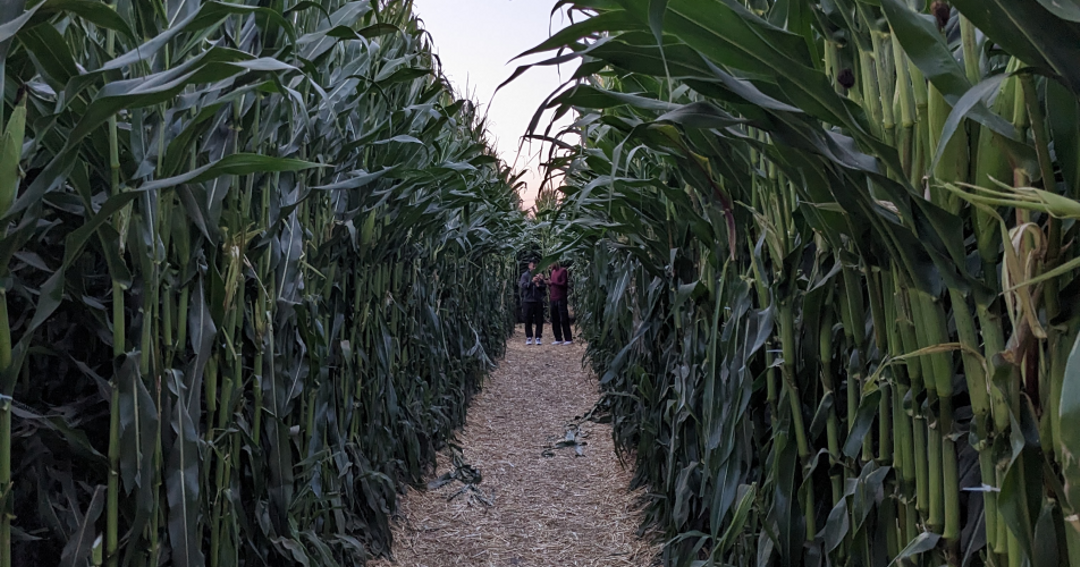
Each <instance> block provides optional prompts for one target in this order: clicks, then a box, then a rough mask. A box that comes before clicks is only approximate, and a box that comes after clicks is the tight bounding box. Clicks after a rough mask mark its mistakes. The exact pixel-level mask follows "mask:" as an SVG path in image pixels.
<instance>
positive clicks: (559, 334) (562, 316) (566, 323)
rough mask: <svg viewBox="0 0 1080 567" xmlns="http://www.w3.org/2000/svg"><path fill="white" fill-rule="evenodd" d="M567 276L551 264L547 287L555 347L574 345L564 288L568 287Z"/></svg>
mask: <svg viewBox="0 0 1080 567" xmlns="http://www.w3.org/2000/svg"><path fill="white" fill-rule="evenodd" d="M569 280H570V278H569V274H567V272H566V268H564V267H562V265H560V264H559V263H558V262H555V263H554V264H553V269H552V270H551V277H550V279H549V280H548V284H549V285H548V287H550V288H551V328H552V330H554V331H555V342H554V343H553V344H557V345H570V344H574V339H573V337H572V336H571V334H570V312H569V311H568V310H567V307H566V288H567V287H568V286H569Z"/></svg>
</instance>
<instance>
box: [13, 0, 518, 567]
mask: <svg viewBox="0 0 1080 567" xmlns="http://www.w3.org/2000/svg"><path fill="white" fill-rule="evenodd" d="M0 65H2V67H0V69H2V73H0V81H2V83H0V86H2V89H0V90H2V94H3V105H2V106H0V133H2V138H0V215H2V217H0V220H2V222H3V225H2V226H3V229H2V233H0V241H2V242H3V245H2V246H0V249H2V250H3V258H4V261H3V266H4V267H3V272H2V276H3V277H2V280H0V281H2V285H0V288H2V290H3V293H2V294H0V299H2V301H0V389H2V392H0V486H2V491H0V507H2V509H3V510H2V512H3V513H2V516H0V567H8V566H12V565H30V564H35V565H36V564H42V565H45V564H48V565H53V564H60V565H73V566H74V565H86V564H95V565H96V564H107V565H114V566H115V565H162V564H177V565H239V564H245V565H276V564H283V563H293V562H297V563H302V564H318V565H354V564H357V563H363V561H365V559H366V558H368V557H370V556H371V555H373V554H384V553H386V552H387V551H388V550H389V545H390V530H389V526H388V516H389V514H390V513H391V511H392V510H393V509H394V507H395V501H396V494H397V492H398V491H399V490H400V488H401V486H402V484H403V483H412V482H418V481H419V480H420V479H421V477H422V474H423V472H424V471H425V469H426V468H427V467H429V466H431V464H432V463H433V461H434V451H435V450H436V449H437V448H438V447H439V446H440V444H441V443H443V441H444V440H445V439H446V437H447V436H448V435H449V434H450V432H451V430H452V429H453V428H454V427H455V426H457V425H459V424H460V423H462V421H463V418H464V410H465V407H466V405H467V403H468V401H469V399H470V397H471V395H472V394H473V393H474V392H475V391H476V389H477V388H478V387H479V385H480V382H481V379H482V376H483V375H484V373H485V372H486V371H487V369H488V368H490V366H491V364H492V361H493V360H494V359H495V358H496V357H497V356H499V355H501V353H502V348H503V341H504V339H505V338H506V336H507V335H508V333H509V332H510V331H511V330H512V325H513V319H512V309H513V296H512V291H511V290H510V288H509V286H507V285H505V284H504V283H503V281H510V280H511V279H512V278H513V275H514V274H513V270H514V267H513V256H512V250H510V249H509V248H508V247H507V245H506V242H507V239H508V238H509V237H510V236H511V235H512V234H514V233H516V232H517V231H518V228H519V226H520V224H521V222H522V218H521V214H520V212H519V209H518V203H519V199H518V196H517V194H516V193H515V191H514V190H513V188H512V187H511V185H510V180H511V178H510V173H509V171H508V170H507V169H505V168H504V167H503V166H502V165H500V164H499V163H498V161H497V159H496V158H495V157H494V155H493V153H492V151H491V150H490V149H489V146H488V144H487V141H486V138H485V130H484V125H483V120H482V119H481V117H480V116H478V115H477V111H476V108H475V106H474V105H473V104H472V103H470V102H469V101H465V100H459V99H458V98H457V97H456V96H455V94H454V92H453V90H452V89H451V88H450V87H449V86H448V84H447V82H446V81H445V80H444V78H443V76H442V75H441V72H440V70H439V67H438V65H437V64H436V61H435V59H434V57H433V56H432V54H431V46H430V44H429V42H428V39H427V37H426V36H425V34H424V32H423V30H421V29H420V28H419V27H418V24H417V20H416V19H415V18H414V16H413V15H412V13H411V4H410V3H409V2H405V1H394V0H387V1H379V2H369V1H366V0H365V1H359V2H345V1H339V0H333V1H328V2H321V3H311V2H293V1H260V2H240V3H235V2H234V3H223V2H190V1H189V2H184V1H175V2H174V1H171V0H169V1H154V2H144V1H130V0H117V1H116V2H112V3H105V2H98V1H82V0H80V1H74V2H72V1H53V0H44V1H33V0H31V1H28V2H25V3H23V2H9V3H5V4H4V6H3V8H2V9H0Z"/></svg>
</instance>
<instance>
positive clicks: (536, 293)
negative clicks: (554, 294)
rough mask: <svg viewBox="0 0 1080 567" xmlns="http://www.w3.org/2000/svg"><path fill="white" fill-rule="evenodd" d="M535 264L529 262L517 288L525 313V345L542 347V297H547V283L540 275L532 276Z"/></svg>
mask: <svg viewBox="0 0 1080 567" xmlns="http://www.w3.org/2000/svg"><path fill="white" fill-rule="evenodd" d="M535 269H536V262H529V269H528V270H525V273H524V274H521V278H520V279H518V287H519V288H521V307H522V309H523V310H524V311H525V344H527V345H531V344H537V345H542V344H544V342H543V337H544V296H545V295H547V282H545V281H544V277H543V276H541V275H540V274H535V275H534V274H533V270H535ZM534 323H535V324H536V340H535V341H534V340H533V324H534Z"/></svg>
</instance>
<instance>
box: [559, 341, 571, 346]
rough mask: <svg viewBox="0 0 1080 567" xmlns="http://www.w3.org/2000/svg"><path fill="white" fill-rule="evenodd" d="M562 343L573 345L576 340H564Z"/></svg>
mask: <svg viewBox="0 0 1080 567" xmlns="http://www.w3.org/2000/svg"><path fill="white" fill-rule="evenodd" d="M562 344H564V345H572V344H574V341H563V342H562Z"/></svg>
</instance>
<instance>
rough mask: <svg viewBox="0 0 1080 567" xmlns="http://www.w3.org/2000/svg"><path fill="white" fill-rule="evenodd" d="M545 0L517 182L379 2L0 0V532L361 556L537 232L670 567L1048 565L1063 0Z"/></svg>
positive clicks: (1077, 334)
mask: <svg viewBox="0 0 1080 567" xmlns="http://www.w3.org/2000/svg"><path fill="white" fill-rule="evenodd" d="M448 1H449V0H448ZM549 1H551V0H549ZM551 3H552V4H553V6H554V8H555V9H556V10H563V11H565V12H567V13H568V14H570V17H571V20H572V21H571V22H570V24H569V25H568V26H566V27H565V28H562V29H560V30H558V31H556V32H555V33H554V34H553V35H552V36H551V38H550V39H549V40H547V41H545V42H544V43H542V44H540V45H538V46H536V48H535V49H533V50H532V51H531V52H529V53H528V54H529V55H531V56H540V57H543V58H547V59H543V60H541V61H540V62H539V63H534V64H536V65H555V64H560V65H564V66H566V65H568V66H570V67H571V68H572V71H571V73H570V74H569V75H567V76H568V77H569V80H568V81H567V83H566V84H565V85H564V87H563V88H560V89H559V90H558V91H556V92H554V93H552V95H551V96H550V97H549V98H548V100H547V102H545V104H544V106H543V108H542V109H541V111H539V112H538V114H537V117H536V119H534V121H533V124H532V125H531V127H530V130H531V133H532V134H533V135H534V136H535V137H536V138H538V139H543V140H546V141H549V142H552V143H553V144H552V146H551V147H552V148H553V149H552V151H551V153H550V154H549V156H548V163H547V167H548V168H549V175H550V176H551V177H550V178H551V179H554V180H557V181H559V185H558V186H554V185H553V186H549V187H547V188H546V189H544V190H543V191H542V192H541V194H540V196H539V198H538V200H537V203H538V206H537V210H536V214H535V216H531V217H530V216H528V215H526V214H524V213H523V212H522V211H521V200H520V197H519V194H518V188H519V179H520V177H519V175H520V174H518V173H515V172H514V171H513V170H512V169H511V168H510V167H507V166H506V165H505V164H503V163H501V162H500V161H499V160H498V158H497V157H496V154H495V151H494V149H493V145H492V144H491V143H490V142H489V140H488V137H487V134H486V129H485V122H484V118H483V116H482V115H481V114H480V112H479V110H478V107H477V105H476V104H474V103H473V102H471V101H469V100H465V99H463V98H462V97H461V96H459V95H458V94H456V93H455V91H454V89H453V88H452V86H451V85H450V84H449V82H448V81H447V79H446V78H445V76H444V75H443V73H442V70H441V66H440V63H439V61H438V58H437V57H436V56H435V55H434V54H433V53H434V52H433V48H432V38H431V37H430V36H429V35H428V34H426V33H425V32H424V31H423V26H422V23H421V22H420V21H419V20H418V19H417V17H416V15H415V14H414V11H413V5H412V2H411V1H410V0H361V1H345V0H319V1H310V0H238V1H236V2H223V1H216V0H203V1H198V0H113V1H109V2H105V1H100V0H8V1H6V2H3V3H0V96H2V103H0V256H2V258H3V262H2V263H0V567H15V566H19V567H21V566H27V565H61V566H64V567H69V566H70V567H81V566H90V565H92V566H99V565H105V566H108V567H120V566H124V567H128V566H136V567H137V566H158V565H183V566H203V565H209V566H214V567H218V566H221V567H227V566H228V567H231V566H239V565H246V566H254V565H320V566H322V565H327V566H329V565H335V566H336V565H342V566H344V565H362V564H364V563H365V562H367V561H368V560H369V559H371V558H373V557H380V556H387V555H388V554H390V553H391V552H392V550H393V548H392V541H391V540H392V528H391V520H390V518H391V516H392V514H394V512H395V511H396V510H397V508H398V497H399V495H400V494H401V493H402V492H403V490H404V488H405V487H406V486H409V485H412V486H421V485H422V484H423V482H424V481H425V480H426V479H427V477H428V475H429V474H430V472H431V470H432V466H433V464H434V463H435V458H436V454H437V452H438V451H439V450H441V449H442V448H443V447H444V446H445V445H446V443H447V442H448V441H449V440H450V439H451V438H452V437H453V435H454V432H455V430H456V429H457V428H459V427H460V426H461V425H462V424H463V423H464V422H465V413H466V409H467V407H468V405H469V402H470V400H471V399H472V396H473V395H474V394H475V393H476V392H477V391H478V390H479V388H480V386H481V384H482V382H483V379H484V376H485V375H486V373H487V372H488V371H489V370H490V369H491V368H492V367H493V366H494V365H495V364H496V362H497V361H498V360H499V358H500V357H501V356H502V354H503V353H504V349H505V341H506V340H507V338H508V337H510V336H511V335H512V334H513V333H514V322H515V289H514V282H515V281H516V279H517V277H518V276H519V275H520V273H519V265H518V261H519V260H521V259H522V258H521V256H522V254H531V253H532V250H534V249H535V250H539V251H540V252H541V253H543V254H544V255H545V262H546V261H548V260H552V259H564V260H572V261H573V266H574V268H573V269H574V273H575V274H576V276H575V277H576V281H575V293H574V295H573V301H574V306H573V307H574V312H575V315H576V317H577V324H578V327H579V331H580V333H581V338H583V339H585V341H586V342H587V343H588V346H587V349H586V355H585V360H586V363H587V364H589V365H590V366H591V368H592V370H593V371H594V373H595V374H596V377H597V379H598V380H599V387H600V389H601V391H602V392H603V394H604V397H603V399H602V401H601V407H600V408H598V409H603V410H604V411H605V412H606V413H607V414H609V415H610V416H611V419H612V423H613V425H614V436H615V443H616V446H617V448H618V449H619V450H620V451H621V452H622V453H623V455H624V456H626V457H627V458H628V461H629V463H630V464H631V466H633V468H634V471H635V477H634V478H635V480H634V485H635V486H637V487H643V488H644V490H645V493H644V494H645V506H644V507H643V518H642V524H643V527H644V528H645V529H646V531H647V532H648V533H650V534H654V535H653V536H651V537H657V538H659V539H660V540H661V541H662V542H663V544H664V545H663V552H662V556H661V557H660V558H659V560H660V561H661V562H662V563H663V564H664V565H665V566H666V567H708V566H718V567H719V566H758V567H804V566H805V567H826V566H852V567H893V566H904V565H914V566H927V567H937V566H940V565H950V566H956V567H969V566H971V567H976V566H982V565H986V566H991V567H1070V566H1077V565H1080V457H1078V455H1080V308H1078V307H1080V277H1078V276H1080V253H1078V244H1077V239H1078V237H1080V223H1078V222H1077V221H1078V220H1080V66H1078V65H1077V62H1080V1H1078V0H953V1H951V2H945V1H942V0H934V1H932V2H930V1H924V0H558V1H557V2H555V1H552V2H551ZM463 17H466V16H465V15H464V14H463ZM527 68H528V66H524V67H522V68H521V71H525V70H527ZM515 76H516V75H515ZM543 111H551V112H553V114H554V116H555V117H556V118H557V119H558V118H562V117H566V118H567V122H568V123H569V124H570V125H569V126H568V127H565V128H563V127H561V126H560V127H559V128H563V129H561V130H560V129H557V128H555V127H554V126H549V127H545V126H543V125H542V124H543V121H542V120H541V118H542V116H543ZM549 116H550V115H549ZM551 124H552V125H554V124H562V122H558V121H553V122H551ZM590 413H592V412H590ZM446 545H448V546H450V545H454V542H451V541H448V542H446Z"/></svg>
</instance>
